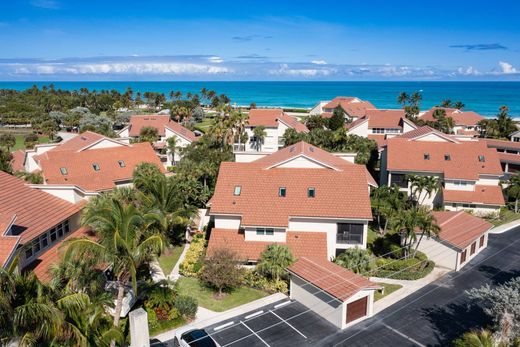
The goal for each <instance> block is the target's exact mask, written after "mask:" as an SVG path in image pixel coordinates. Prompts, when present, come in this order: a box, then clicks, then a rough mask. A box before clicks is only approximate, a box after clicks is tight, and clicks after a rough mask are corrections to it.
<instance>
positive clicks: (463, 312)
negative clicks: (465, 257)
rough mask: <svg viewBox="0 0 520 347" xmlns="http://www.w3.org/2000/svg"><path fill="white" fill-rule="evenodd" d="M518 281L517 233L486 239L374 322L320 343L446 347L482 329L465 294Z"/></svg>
mask: <svg viewBox="0 0 520 347" xmlns="http://www.w3.org/2000/svg"><path fill="white" fill-rule="evenodd" d="M518 276H520V228H516V229H513V230H510V231H508V232H506V233H504V234H500V235H490V238H489V245H488V247H487V248H486V249H485V250H484V251H482V252H481V253H480V254H479V255H477V256H476V257H475V258H474V259H473V260H472V261H471V262H470V263H469V264H468V265H466V266H465V267H464V268H463V269H462V270H461V271H459V272H451V273H449V274H448V275H446V276H444V277H442V278H441V279H439V280H437V281H435V282H433V283H431V284H429V285H427V286H425V287H424V288H422V289H420V290H419V291H417V292H415V293H414V294H412V295H410V296H408V297H407V298H405V299H403V300H401V301H400V302H398V303H396V304H394V305H392V306H390V307H389V308H387V309H385V310H384V311H382V312H380V313H379V314H377V315H376V316H374V317H372V318H370V319H368V320H366V321H364V322H362V323H360V324H357V325H355V326H354V327H352V328H349V329H347V330H345V331H343V332H338V333H336V334H333V335H330V336H328V337H327V338H326V339H324V340H322V341H320V343H321V344H322V345H323V346H446V345H449V343H450V342H451V341H452V340H453V339H455V338H457V337H458V336H460V335H461V334H463V333H464V332H466V331H468V330H471V329H472V328H476V327H481V326H482V325H483V324H486V323H488V321H489V320H488V318H487V316H486V315H485V314H484V312H482V310H481V309H479V308H477V307H474V306H472V305H470V300H469V299H468V296H467V294H466V293H465V291H466V290H468V289H471V288H479V287H481V286H482V285H484V284H486V283H489V284H491V285H493V284H495V285H496V284H500V283H504V282H506V281H508V280H510V279H512V278H514V277H518Z"/></svg>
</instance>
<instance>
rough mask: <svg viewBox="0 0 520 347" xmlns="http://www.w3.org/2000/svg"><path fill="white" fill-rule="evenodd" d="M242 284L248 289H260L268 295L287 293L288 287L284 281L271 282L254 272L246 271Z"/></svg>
mask: <svg viewBox="0 0 520 347" xmlns="http://www.w3.org/2000/svg"><path fill="white" fill-rule="evenodd" d="M244 284H245V285H247V286H248V287H252V288H256V289H260V290H263V291H266V292H268V293H278V292H280V293H284V294H287V293H288V292H289V285H288V283H287V281H286V280H278V281H277V280H271V279H269V278H267V277H265V276H263V275H262V274H261V273H259V272H258V271H256V270H248V271H246V273H245V275H244Z"/></svg>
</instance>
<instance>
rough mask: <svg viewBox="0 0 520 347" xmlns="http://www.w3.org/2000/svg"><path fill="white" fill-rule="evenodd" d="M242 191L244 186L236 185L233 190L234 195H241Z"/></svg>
mask: <svg viewBox="0 0 520 347" xmlns="http://www.w3.org/2000/svg"><path fill="white" fill-rule="evenodd" d="M241 192H242V186H235V190H234V191H233V195H235V196H239V195H240V193H241Z"/></svg>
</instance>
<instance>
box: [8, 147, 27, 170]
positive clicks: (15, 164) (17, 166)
mask: <svg viewBox="0 0 520 347" xmlns="http://www.w3.org/2000/svg"><path fill="white" fill-rule="evenodd" d="M11 154H12V155H13V159H12V160H11V168H12V169H13V172H17V171H25V166H24V165H25V151H24V150H22V149H19V150H17V151H14V152H13V153H11Z"/></svg>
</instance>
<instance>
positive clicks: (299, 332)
mask: <svg viewBox="0 0 520 347" xmlns="http://www.w3.org/2000/svg"><path fill="white" fill-rule="evenodd" d="M269 312H271V313H272V314H274V315H275V316H276V317H278V319H281V320H282V321H283V322H284V323H285V324H287V325H288V326H290V327H291V328H293V330H294V331H296V332H297V333H298V334H300V335H301V336H303V337H304V338H305V339H306V338H307V336H305V335H303V334H302V332H301V331H299V330H298V329H296V328H295V327H293V326H292V325H291V324H290V323H289V322H288V321H286V320H285V319H283V318H282V317H280V316H279V315H277V314H276V313H274V312H273V311H271V310H269Z"/></svg>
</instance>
